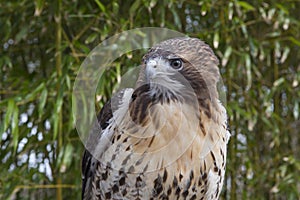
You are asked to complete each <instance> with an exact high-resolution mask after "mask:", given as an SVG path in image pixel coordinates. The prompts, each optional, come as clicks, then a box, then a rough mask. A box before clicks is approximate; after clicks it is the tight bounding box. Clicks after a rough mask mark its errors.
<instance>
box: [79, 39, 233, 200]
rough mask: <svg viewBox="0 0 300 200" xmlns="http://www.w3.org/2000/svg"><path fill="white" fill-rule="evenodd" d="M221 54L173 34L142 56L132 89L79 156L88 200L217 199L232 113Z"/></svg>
mask: <svg viewBox="0 0 300 200" xmlns="http://www.w3.org/2000/svg"><path fill="white" fill-rule="evenodd" d="M218 64H219V62H218V59H217V57H216V56H215V55H214V53H213V51H212V50H211V48H210V47H209V46H208V45H206V44H205V43H204V42H202V41H201V40H199V39H196V38H187V37H186V38H183V37H182V38H174V39H169V40H166V41H163V42H161V43H159V44H157V45H155V46H154V47H152V48H151V49H150V50H149V51H148V53H147V54H146V55H145V56H144V57H143V64H142V69H141V72H140V75H139V78H138V81H137V83H136V87H135V89H125V90H122V91H121V92H119V93H118V94H117V95H116V96H115V97H114V98H112V99H111V101H109V102H108V103H107V104H106V105H105V106H104V107H103V108H102V110H101V112H100V114H99V116H98V121H99V123H100V126H101V130H98V131H95V130H94V132H93V133H92V136H91V137H90V141H89V143H88V144H87V145H92V147H88V149H89V151H85V154H84V157H83V160H82V174H83V184H82V186H83V187H82V198H83V199H218V197H219V195H220V192H221V189H222V185H223V179H224V173H225V165H226V145H227V142H228V139H229V135H230V134H229V132H228V131H227V125H226V124H227V121H226V120H227V117H226V111H225V109H224V107H223V106H222V105H221V103H220V101H219V97H218V92H217V82H218V80H219V78H220V74H219V70H218V67H217V66H218Z"/></svg>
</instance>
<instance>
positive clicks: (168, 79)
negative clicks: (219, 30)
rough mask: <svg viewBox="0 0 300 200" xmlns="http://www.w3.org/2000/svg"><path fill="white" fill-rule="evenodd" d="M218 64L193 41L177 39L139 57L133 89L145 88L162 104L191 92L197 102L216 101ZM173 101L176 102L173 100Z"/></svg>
mask: <svg viewBox="0 0 300 200" xmlns="http://www.w3.org/2000/svg"><path fill="white" fill-rule="evenodd" d="M218 64H219V60H218V58H217V57H216V56H215V54H214V53H213V51H212V49H211V48H210V47H209V46H208V45H207V44H205V43H204V42H203V41H201V40H199V39H196V38H188V37H180V38H173V39H169V40H166V41H163V42H161V43H159V44H156V45H155V46H153V47H152V48H151V49H150V50H149V51H148V52H147V54H146V55H145V56H144V57H143V65H142V70H141V72H140V75H139V79H138V81H137V87H136V88H138V87H141V86H143V85H145V84H149V87H150V90H152V91H153V92H152V93H153V94H156V96H159V95H158V94H159V93H160V94H162V95H161V97H162V98H164V99H165V100H169V99H168V98H171V99H172V98H174V99H177V98H180V97H182V96H183V95H184V93H185V92H186V91H188V90H190V89H188V88H192V89H193V92H194V94H196V95H197V96H198V97H199V98H201V99H206V98H210V99H212V98H213V97H216V98H218V93H217V89H216V85H217V82H218V80H219V78H220V74H219V69H218ZM176 97H177V98H176Z"/></svg>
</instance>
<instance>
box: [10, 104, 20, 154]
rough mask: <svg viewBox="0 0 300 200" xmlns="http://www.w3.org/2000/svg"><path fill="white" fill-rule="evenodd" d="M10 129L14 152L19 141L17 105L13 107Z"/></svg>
mask: <svg viewBox="0 0 300 200" xmlns="http://www.w3.org/2000/svg"><path fill="white" fill-rule="evenodd" d="M11 129H12V130H11V133H12V136H13V148H14V153H16V150H17V147H18V141H19V108H18V107H17V106H15V107H14V111H13V119H12V125H11Z"/></svg>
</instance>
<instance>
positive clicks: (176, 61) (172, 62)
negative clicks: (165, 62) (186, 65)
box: [170, 59, 182, 70]
mask: <svg viewBox="0 0 300 200" xmlns="http://www.w3.org/2000/svg"><path fill="white" fill-rule="evenodd" d="M170 65H171V67H173V68H174V69H177V70H180V69H181V68H182V60H181V59H172V60H170Z"/></svg>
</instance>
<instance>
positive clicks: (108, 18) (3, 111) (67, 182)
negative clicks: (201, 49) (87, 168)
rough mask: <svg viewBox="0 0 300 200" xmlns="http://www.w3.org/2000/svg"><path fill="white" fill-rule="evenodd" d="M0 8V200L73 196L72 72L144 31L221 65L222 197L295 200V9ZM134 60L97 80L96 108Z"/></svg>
mask: <svg viewBox="0 0 300 200" xmlns="http://www.w3.org/2000/svg"><path fill="white" fill-rule="evenodd" d="M0 7H1V9H0V16H1V21H0V27H1V30H0V38H1V49H0V66H1V69H0V77H1V82H0V148H1V150H0V162H1V164H0V169H1V170H0V189H1V190H0V198H1V199H7V198H12V199H79V198H80V193H81V174H80V173H81V172H80V162H81V156H82V153H83V145H82V143H81V141H80V139H79V138H78V135H77V132H76V130H75V127H74V118H73V116H72V105H71V94H72V87H73V83H74V80H75V77H76V73H77V71H78V69H79V66H80V64H81V62H82V61H83V59H84V58H85V57H86V56H87V54H88V53H89V52H90V51H91V50H92V49H93V48H94V47H96V46H97V45H98V44H99V43H100V42H101V41H103V40H104V39H105V38H107V37H110V36H112V35H114V34H115V33H119V32H121V31H123V30H128V29H131V28H136V27H146V26H153V27H166V28H170V29H174V30H177V31H180V32H183V33H186V34H187V35H189V36H192V37H199V38H201V39H203V40H205V41H206V42H207V43H208V44H210V45H211V46H212V47H213V48H214V51H215V52H216V54H217V55H218V57H219V58H220V63H221V65H220V70H221V73H222V77H223V81H224V83H225V85H226V90H227V109H228V114H229V120H230V129H231V133H232V137H231V140H230V143H229V149H228V167H227V173H226V180H225V186H224V188H223V189H224V190H223V193H222V197H221V198H222V199H232V200H234V199H299V198H300V193H299V191H300V173H299V171H300V155H299V152H300V135H299V127H300V119H299V104H300V90H299V87H300V86H299V82H300V64H299V63H300V51H299V50H300V39H299V38H300V32H299V30H300V12H299V10H300V3H299V2H298V1H297V0H295V1H292V0H289V1H286V0H279V1H278V0H277V1H275V0H270V1H261V0H258V1H248V0H245V1H239V0H230V1H221V0H202V1H196V0H189V1H184V0H182V1H166V0H163V1H157V0H151V1H145V0H143V1H141V0H134V1H116V0H113V1H100V0H95V1H77V0H73V1H61V0H56V1H54V2H50V1H44V0H35V1H29V0H23V1H5V2H4V1H2V2H0ZM132 54H134V53H128V55H125V56H123V57H121V58H120V59H118V60H117V61H115V62H114V63H113V66H112V68H111V69H109V70H108V72H107V73H106V74H105V76H104V78H103V79H102V80H101V81H100V83H99V87H98V94H99V95H100V96H101V98H100V101H99V104H98V105H97V106H99V107H101V106H102V105H103V102H105V101H106V100H107V99H108V98H109V97H110V95H111V92H112V90H113V88H114V85H115V84H116V83H117V82H118V77H120V76H121V74H123V73H125V72H126V71H127V70H128V69H129V67H132V66H136V65H138V64H139V62H140V61H139V59H140V57H141V55H142V52H138V53H137V56H134V57H133V59H129V58H131V57H132ZM99 109H100V108H99Z"/></svg>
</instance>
